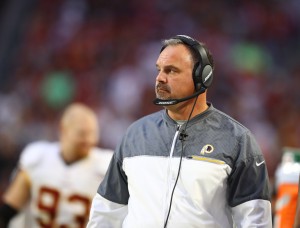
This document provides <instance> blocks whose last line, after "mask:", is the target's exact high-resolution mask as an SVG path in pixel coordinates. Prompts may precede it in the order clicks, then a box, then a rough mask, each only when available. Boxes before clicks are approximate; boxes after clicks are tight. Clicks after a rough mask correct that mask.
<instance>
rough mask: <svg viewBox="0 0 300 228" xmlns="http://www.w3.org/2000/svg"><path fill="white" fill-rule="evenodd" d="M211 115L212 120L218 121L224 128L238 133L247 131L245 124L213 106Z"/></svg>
mask: <svg viewBox="0 0 300 228" xmlns="http://www.w3.org/2000/svg"><path fill="white" fill-rule="evenodd" d="M212 116H213V117H212V119H214V121H217V122H219V124H220V126H221V127H222V128H223V129H224V130H225V129H226V130H232V131H234V132H236V133H239V134H244V133H246V132H249V129H248V128H247V127H246V126H244V125H243V124H242V123H241V122H239V121H238V120H236V119H235V118H233V117H232V116H230V115H229V114H227V113H225V112H223V111H221V110H219V109H216V108H213V111H212Z"/></svg>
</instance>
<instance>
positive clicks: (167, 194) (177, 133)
mask: <svg viewBox="0 0 300 228" xmlns="http://www.w3.org/2000/svg"><path fill="white" fill-rule="evenodd" d="M180 128H181V125H177V127H176V132H175V135H174V138H173V142H172V146H171V151H170V155H169V162H168V173H167V184H168V186H167V191H166V199H167V200H166V202H165V206H164V208H165V210H164V222H165V220H166V217H167V214H168V210H169V207H170V205H169V204H170V198H171V190H172V189H173V185H174V181H173V182H172V158H173V154H174V150H175V145H176V141H177V138H178V135H179V132H180V131H179V130H180Z"/></svg>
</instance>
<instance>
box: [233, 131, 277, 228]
mask: <svg viewBox="0 0 300 228" xmlns="http://www.w3.org/2000/svg"><path fill="white" fill-rule="evenodd" d="M227 197H228V203H229V205H230V206H231V210H232V216H233V219H234V222H235V224H236V226H237V227H239V228H240V227H241V228H247V227H254V226H255V227H261V228H271V227H272V212H271V202H270V186H269V178H268V172H267V167H266V162H265V160H264V157H263V155H262V153H261V151H260V148H259V147H258V145H257V143H256V141H255V139H254V138H253V136H252V135H251V134H249V133H248V134H245V135H244V136H243V137H242V138H241V140H240V143H239V157H238V159H237V162H236V163H235V167H234V168H233V171H232V173H231V174H230V176H229V179H228V194H227Z"/></svg>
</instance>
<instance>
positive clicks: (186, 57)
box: [155, 44, 195, 100]
mask: <svg viewBox="0 0 300 228" xmlns="http://www.w3.org/2000/svg"><path fill="white" fill-rule="evenodd" d="M193 67H194V63H193V60H192V56H191V54H190V52H189V50H188V49H187V48H186V47H185V46H184V45H182V44H178V45H171V46H167V47H166V48H165V49H164V50H163V51H162V52H161V53H160V55H159V57H158V59H157V62H156V68H157V70H158V75H157V77H156V86H155V92H156V97H157V98H159V99H163V100H165V99H179V98H183V97H186V96H189V95H191V94H193V93H194V91H195V89H194V83H193V78H192V72H193Z"/></svg>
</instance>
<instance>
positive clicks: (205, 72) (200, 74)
mask: <svg viewBox="0 0 300 228" xmlns="http://www.w3.org/2000/svg"><path fill="white" fill-rule="evenodd" d="M171 39H179V40H181V41H182V43H184V44H185V45H187V46H188V47H189V48H190V49H191V50H192V51H193V52H194V53H195V54H197V55H198V57H199V61H198V62H196V63H195V65H194V68H193V82H194V86H195V93H194V94H192V95H191V96H188V97H184V98H181V99H166V100H165V99H158V98H156V99H155V100H154V101H153V103H154V104H156V105H164V106H166V105H174V104H177V103H179V102H182V101H186V100H188V99H191V98H194V97H196V96H198V95H200V94H201V93H204V92H205V90H206V89H207V88H208V87H209V86H210V85H211V83H212V80H213V67H212V65H211V63H210V61H209V59H208V56H207V53H206V50H205V48H204V47H203V46H202V45H201V44H200V42H198V41H197V40H195V39H193V38H191V37H189V36H186V35H176V36H174V37H172V38H171ZM166 47H167V45H165V46H163V47H162V48H161V50H160V52H162V51H163V50H164V49H165V48H166Z"/></svg>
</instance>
